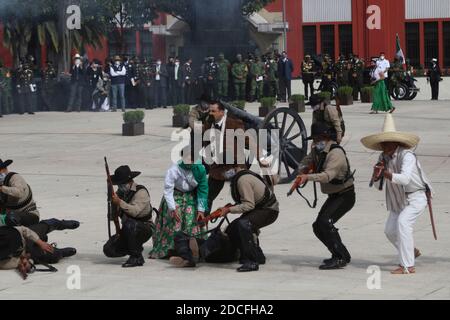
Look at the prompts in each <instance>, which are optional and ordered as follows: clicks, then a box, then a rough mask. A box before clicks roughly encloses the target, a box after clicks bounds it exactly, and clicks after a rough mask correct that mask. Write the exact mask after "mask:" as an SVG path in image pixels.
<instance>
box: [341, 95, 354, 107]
mask: <svg viewBox="0 0 450 320" xmlns="http://www.w3.org/2000/svg"><path fill="white" fill-rule="evenodd" d="M339 102H340V104H341V106H350V105H352V104H353V96H350V95H348V96H342V97H339Z"/></svg>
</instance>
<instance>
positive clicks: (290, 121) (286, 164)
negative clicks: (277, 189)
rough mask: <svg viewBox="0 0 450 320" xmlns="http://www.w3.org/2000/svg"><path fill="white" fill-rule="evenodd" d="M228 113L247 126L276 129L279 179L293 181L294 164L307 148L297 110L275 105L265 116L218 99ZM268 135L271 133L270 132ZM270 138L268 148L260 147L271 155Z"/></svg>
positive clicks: (295, 171) (304, 128)
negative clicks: (256, 114)
mask: <svg viewBox="0 0 450 320" xmlns="http://www.w3.org/2000/svg"><path fill="white" fill-rule="evenodd" d="M220 102H221V103H222V105H223V106H224V107H225V109H226V110H227V111H228V114H230V115H232V116H233V117H235V118H238V119H240V120H242V121H243V122H244V123H245V126H246V129H250V128H251V129H255V130H257V131H258V130H259V129H266V130H267V131H268V133H269V134H270V132H271V130H279V137H280V139H279V147H278V148H276V149H275V148H274V149H273V150H274V151H273V152H278V153H279V154H278V155H277V156H278V157H274V158H275V159H279V160H280V161H279V163H278V164H277V165H278V174H279V175H280V183H289V182H292V181H293V180H294V179H295V178H296V176H297V168H298V167H299V165H300V162H301V160H302V159H303V158H304V157H305V156H306V154H307V152H308V140H306V139H307V136H308V133H307V131H306V127H305V124H304V122H303V120H302V118H301V117H300V116H299V114H298V113H297V112H295V111H294V110H292V109H289V108H276V109H275V110H273V111H272V112H271V113H269V114H268V115H267V117H266V118H265V119H262V118H259V117H257V116H255V115H252V114H250V113H248V112H246V111H244V110H241V109H239V108H237V107H235V106H234V105H232V104H230V103H228V102H225V101H220ZM269 137H272V136H271V135H269ZM272 145H273V141H268V142H267V150H263V151H264V152H265V153H266V156H270V155H272V147H271V146H272Z"/></svg>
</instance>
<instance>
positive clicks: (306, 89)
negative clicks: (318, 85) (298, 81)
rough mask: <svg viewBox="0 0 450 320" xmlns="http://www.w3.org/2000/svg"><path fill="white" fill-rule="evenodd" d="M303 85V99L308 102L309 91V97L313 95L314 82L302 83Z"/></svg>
mask: <svg viewBox="0 0 450 320" xmlns="http://www.w3.org/2000/svg"><path fill="white" fill-rule="evenodd" d="M303 85H304V86H305V99H306V100H308V98H309V91H311V95H313V94H314V80H308V81H303ZM308 89H309V90H308Z"/></svg>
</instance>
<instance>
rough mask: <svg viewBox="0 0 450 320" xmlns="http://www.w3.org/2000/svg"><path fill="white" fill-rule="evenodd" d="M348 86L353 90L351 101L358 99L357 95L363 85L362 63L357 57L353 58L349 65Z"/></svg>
mask: <svg viewBox="0 0 450 320" xmlns="http://www.w3.org/2000/svg"><path fill="white" fill-rule="evenodd" d="M350 72H351V76H350V85H351V86H352V88H353V100H355V101H357V100H358V99H359V93H360V92H361V88H362V87H363V85H364V61H362V60H361V59H360V58H359V56H358V55H356V54H355V55H354V56H353V60H352V63H351V70H350Z"/></svg>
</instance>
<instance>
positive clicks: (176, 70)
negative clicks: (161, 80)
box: [175, 64, 180, 80]
mask: <svg viewBox="0 0 450 320" xmlns="http://www.w3.org/2000/svg"><path fill="white" fill-rule="evenodd" d="M179 69H180V65H179V64H175V80H178V70H179Z"/></svg>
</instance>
